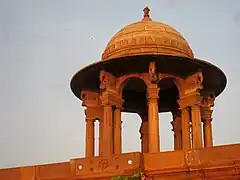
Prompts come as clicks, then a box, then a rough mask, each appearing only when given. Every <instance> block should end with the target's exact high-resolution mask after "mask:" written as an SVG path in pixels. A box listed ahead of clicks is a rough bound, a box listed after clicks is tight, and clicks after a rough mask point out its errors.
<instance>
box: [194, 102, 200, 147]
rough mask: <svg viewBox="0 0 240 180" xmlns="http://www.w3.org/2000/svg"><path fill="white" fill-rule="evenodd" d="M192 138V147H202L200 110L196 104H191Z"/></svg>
mask: <svg viewBox="0 0 240 180" xmlns="http://www.w3.org/2000/svg"><path fill="white" fill-rule="evenodd" d="M191 111H192V112H191V115H192V118H191V119H192V138H193V146H192V148H193V149H196V148H202V124H201V111H200V107H199V106H198V105H195V106H192V108H191Z"/></svg>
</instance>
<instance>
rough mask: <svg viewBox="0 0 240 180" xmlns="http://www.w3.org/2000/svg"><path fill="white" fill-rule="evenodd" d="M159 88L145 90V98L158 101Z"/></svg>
mask: <svg viewBox="0 0 240 180" xmlns="http://www.w3.org/2000/svg"><path fill="white" fill-rule="evenodd" d="M159 90H160V89H159V88H158V87H155V88H147V98H148V99H158V98H159V97H158V92H159Z"/></svg>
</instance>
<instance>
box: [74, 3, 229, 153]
mask: <svg viewBox="0 0 240 180" xmlns="http://www.w3.org/2000/svg"><path fill="white" fill-rule="evenodd" d="M149 12H150V9H149V8H148V7H146V8H145V9H144V17H143V19H142V20H141V21H138V22H136V23H133V24H130V25H128V26H126V27H124V28H123V29H121V30H120V31H119V32H118V33H117V34H116V35H114V36H113V37H112V39H111V40H110V42H109V43H108V44H107V47H106V48H105V50H104V52H103V54H102V59H101V60H100V61H99V62H97V63H94V64H91V65H89V66H87V67H85V68H83V69H81V70H80V71H79V72H77V73H76V74H75V75H74V77H73V78H72V81H71V89H72V91H73V93H74V94H75V95H76V96H77V97H78V98H79V99H81V100H82V101H83V106H86V110H85V112H86V130H87V134H86V157H93V156H94V149H95V148H96V147H94V144H95V143H94V139H93V137H94V121H95V120H98V121H99V123H100V135H99V137H100V138H99V156H111V155H113V154H121V153H122V142H121V112H128V113H137V114H138V115H139V117H140V118H141V120H142V124H141V129H140V133H141V140H142V142H141V143H142V153H158V152H160V151H161V150H160V149H159V147H160V140H159V139H160V138H159V136H161V132H159V123H160V122H161V120H160V119H159V113H161V112H171V113H172V117H173V119H172V126H173V132H174V148H175V149H183V150H188V149H196V148H202V147H211V146H212V145H213V142H212V127H211V121H212V116H211V115H212V109H211V107H212V106H213V105H214V99H215V97H217V96H218V95H219V94H220V93H221V92H222V91H223V90H224V88H225V86H226V77H225V75H224V73H223V72H222V71H221V70H220V69H219V68H218V67H216V66H214V65H213V64H211V63H209V62H206V61H203V60H199V59H196V58H195V57H194V54H193V51H192V49H191V47H190V46H189V44H188V42H187V41H186V40H185V39H184V37H183V36H182V35H181V34H180V33H179V32H177V31H176V30H175V29H173V28H172V27H171V26H169V25H166V24H163V23H160V22H156V21H153V20H152V19H151V18H150V15H149ZM202 137H203V138H202Z"/></svg>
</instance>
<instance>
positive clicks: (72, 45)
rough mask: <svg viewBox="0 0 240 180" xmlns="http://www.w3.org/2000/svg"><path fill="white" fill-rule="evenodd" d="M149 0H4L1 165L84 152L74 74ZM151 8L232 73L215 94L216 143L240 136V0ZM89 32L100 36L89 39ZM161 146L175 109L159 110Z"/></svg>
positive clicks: (168, 140) (177, 1)
mask: <svg viewBox="0 0 240 180" xmlns="http://www.w3.org/2000/svg"><path fill="white" fill-rule="evenodd" d="M146 2H147V0H130V1H129V0H128V1H127V0H121V1H116V0H91V1H90V0H21V1H19V0H0V84H1V88H0V97H1V98H0V123H1V124H0V145H1V148H0V168H4V167H14V166H23V165H33V164H41V163H51V162H58V161H67V160H69V159H70V158H77V157H82V156H84V151H85V121H84V115H83V108H81V102H80V101H79V100H78V99H77V98H76V97H74V95H73V94H72V92H71V91H70V87H69V82H70V79H71V77H72V75H73V74H74V73H75V72H76V71H77V70H78V69H80V68H82V67H83V66H84V65H87V64H90V63H92V62H94V61H97V60H99V59H100V56H101V53H102V51H103V50H104V47H105V45H106V44H107V42H108V41H109V40H110V38H111V36H113V35H114V34H115V33H116V32H117V31H118V30H120V29H121V28H122V27H124V26H125V25H127V24H129V23H132V22H135V21H137V20H140V19H141V18H142V9H143V8H144V7H145V5H146ZM149 6H150V8H151V16H152V18H153V19H154V20H156V21H162V22H164V23H167V24H169V25H171V26H173V27H174V28H175V29H177V30H178V31H180V32H181V33H182V34H183V35H184V37H185V38H186V39H187V40H188V42H189V44H190V45H191V47H192V49H193V51H194V53H195V55H196V57H198V58H202V59H205V60H208V61H210V62H211V63H213V64H216V65H218V66H219V67H220V68H221V69H222V70H223V71H224V72H225V73H226V76H227V78H228V83H227V88H226V89H225V91H224V92H223V94H222V95H220V96H219V98H218V99H217V100H216V106H215V108H214V110H215V112H214V120H213V137H214V144H215V145H221V144H228V143H239V142H240V131H239V127H240V122H239V117H240V110H239V109H238V108H239V101H240V97H239V95H240V85H239V75H240V68H239V61H240V60H239V52H240V47H239V41H240V35H239V34H240V1H239V0H211V1H209V0H149ZM91 37H94V39H93V40H91ZM123 120H124V124H123V126H124V129H123V143H124V144H123V148H124V152H128V151H139V150H140V140H139V133H138V130H139V126H140V120H139V118H138V116H137V115H123ZM160 123H161V125H160V126H161V143H162V144H161V148H162V149H163V150H171V149H172V143H173V137H172V132H171V126H170V124H169V123H170V115H169V114H165V115H161V122H160Z"/></svg>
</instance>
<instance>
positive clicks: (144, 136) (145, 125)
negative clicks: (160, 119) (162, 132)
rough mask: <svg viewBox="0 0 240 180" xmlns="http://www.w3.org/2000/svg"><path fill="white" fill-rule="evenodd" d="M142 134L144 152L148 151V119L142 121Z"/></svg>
mask: <svg viewBox="0 0 240 180" xmlns="http://www.w3.org/2000/svg"><path fill="white" fill-rule="evenodd" d="M140 134H141V149H142V153H147V152H148V121H142V124H141V128H140Z"/></svg>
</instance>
